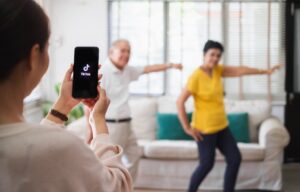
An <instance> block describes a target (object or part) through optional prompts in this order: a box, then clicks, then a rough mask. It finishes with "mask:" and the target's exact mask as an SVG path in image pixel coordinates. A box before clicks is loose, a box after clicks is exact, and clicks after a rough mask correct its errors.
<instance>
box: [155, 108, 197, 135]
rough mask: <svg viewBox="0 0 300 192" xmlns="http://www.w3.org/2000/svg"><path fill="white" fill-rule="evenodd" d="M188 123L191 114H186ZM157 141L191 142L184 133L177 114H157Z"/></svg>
mask: <svg viewBox="0 0 300 192" xmlns="http://www.w3.org/2000/svg"><path fill="white" fill-rule="evenodd" d="M187 116H188V120H189V122H190V121H191V119H192V113H188V115H187ZM156 117H157V118H156V120H157V131H156V138H157V139H168V140H193V138H192V137H191V136H189V135H188V134H186V133H185V132H184V129H183V128H182V126H181V123H180V121H179V119H178V116H177V114H173V113H157V116H156Z"/></svg>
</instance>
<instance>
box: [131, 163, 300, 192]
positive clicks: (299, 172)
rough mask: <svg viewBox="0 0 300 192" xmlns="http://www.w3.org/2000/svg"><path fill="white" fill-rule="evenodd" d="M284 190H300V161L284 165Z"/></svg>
mask: <svg viewBox="0 0 300 192" xmlns="http://www.w3.org/2000/svg"><path fill="white" fill-rule="evenodd" d="M171 191H172V192H185V191H182V190H150V189H136V190H135V192H171ZM199 192H221V191H204V190H202V191H201V190H200V191H199ZM240 192H265V191H258V190H252V191H250V190H242V191H240ZM282 192H300V163H298V164H285V165H284V166H283V190H282Z"/></svg>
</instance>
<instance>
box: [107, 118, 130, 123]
mask: <svg viewBox="0 0 300 192" xmlns="http://www.w3.org/2000/svg"><path fill="white" fill-rule="evenodd" d="M105 121H106V122H107V123H124V122H130V121H131V118H124V119H105Z"/></svg>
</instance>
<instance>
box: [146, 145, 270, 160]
mask: <svg viewBox="0 0 300 192" xmlns="http://www.w3.org/2000/svg"><path fill="white" fill-rule="evenodd" d="M238 146H239V149H240V151H241V154H242V157H243V160H244V161H261V160H263V159H264V148H263V147H262V146H260V145H259V144H255V143H247V144H246V143H238ZM143 148H144V156H145V157H146V158H151V159H176V160H180V159H198V149H197V144H196V142H194V141H171V140H156V141H151V142H148V143H144V145H143ZM216 159H217V160H224V157H223V155H221V153H220V152H219V150H218V151H217V156H216Z"/></svg>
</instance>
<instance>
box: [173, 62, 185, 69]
mask: <svg viewBox="0 0 300 192" xmlns="http://www.w3.org/2000/svg"><path fill="white" fill-rule="evenodd" d="M170 66H171V68H173V69H178V70H182V69H183V65H182V64H181V63H170Z"/></svg>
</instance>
